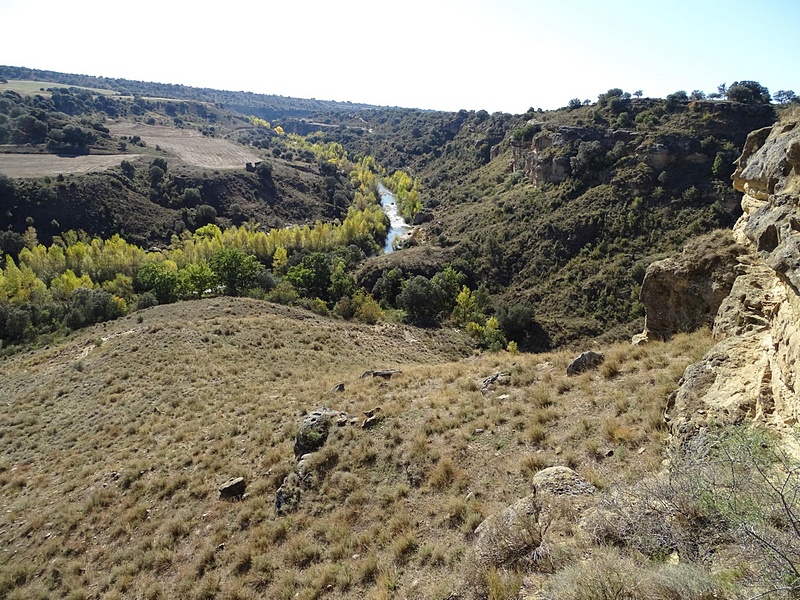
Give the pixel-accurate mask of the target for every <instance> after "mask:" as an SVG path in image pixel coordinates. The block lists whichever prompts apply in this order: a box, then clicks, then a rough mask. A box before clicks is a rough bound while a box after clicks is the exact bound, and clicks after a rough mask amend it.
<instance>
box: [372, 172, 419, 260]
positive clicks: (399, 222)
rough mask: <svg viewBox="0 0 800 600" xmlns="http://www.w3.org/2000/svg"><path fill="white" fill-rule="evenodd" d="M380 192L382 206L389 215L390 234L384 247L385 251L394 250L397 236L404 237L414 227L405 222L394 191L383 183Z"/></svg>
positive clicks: (379, 187)
mask: <svg viewBox="0 0 800 600" xmlns="http://www.w3.org/2000/svg"><path fill="white" fill-rule="evenodd" d="M378 192H379V193H380V195H381V208H382V209H383V212H384V213H386V216H387V217H389V223H390V225H389V234H388V235H387V236H386V245H385V246H384V248H383V251H384V252H387V253H388V252H392V250H393V248H392V242H394V240H395V238H400V239H402V238H404V237H405V236H406V235H408V233H409V232H410V231H411V230H412V229H413V227H412V226H411V225H409V224H408V223H406V222H405V219H403V217H402V216H401V215H400V211H399V210H398V208H397V200H396V199H395V197H394V195H392V192H390V191H389V190H388V189H386V188H385V187H384V186H383V185H378Z"/></svg>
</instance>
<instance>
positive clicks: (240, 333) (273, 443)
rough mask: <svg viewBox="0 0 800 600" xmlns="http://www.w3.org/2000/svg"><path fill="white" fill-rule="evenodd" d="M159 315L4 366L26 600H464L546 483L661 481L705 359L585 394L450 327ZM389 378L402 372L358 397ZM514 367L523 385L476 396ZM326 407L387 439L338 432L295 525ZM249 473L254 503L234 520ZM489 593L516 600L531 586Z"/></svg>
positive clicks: (10, 478) (9, 508)
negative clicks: (488, 541) (487, 529)
mask: <svg viewBox="0 0 800 600" xmlns="http://www.w3.org/2000/svg"><path fill="white" fill-rule="evenodd" d="M141 314H142V316H143V317H144V318H143V320H142V322H141V323H138V322H137V319H136V316H135V315H134V316H133V317H132V318H129V319H124V320H120V321H118V322H114V323H109V324H107V325H106V326H105V327H102V326H101V327H97V328H93V329H89V330H86V331H82V332H79V333H77V334H75V335H74V336H73V337H71V338H69V339H67V340H66V341H65V342H63V343H60V344H58V345H54V346H52V347H49V348H45V349H43V350H40V351H36V352H30V353H27V354H24V355H18V356H15V357H12V358H6V359H4V360H3V361H2V363H1V364H2V367H1V368H0V389H2V390H3V392H2V394H3V398H2V399H3V402H2V405H1V406H0V432H2V433H0V445H1V447H2V453H1V454H0V458H1V460H0V486H1V490H2V496H3V499H4V501H3V505H4V511H3V513H2V516H0V541H2V545H3V548H4V549H7V550H8V553H7V554H6V555H5V556H6V559H5V561H4V562H3V564H2V566H0V590H2V592H3V593H4V594H6V595H7V596H8V597H9V598H38V597H41V598H47V597H52V598H69V597H74V598H77V597H82V598H86V597H88V596H94V597H102V598H124V597H132V596H133V597H146V598H159V597H162V598H164V597H175V596H176V594H177V596H179V597H186V598H200V597H220V598H322V597H325V598H333V599H337V598H370V597H373V598H389V597H395V598H429V597H447V595H448V594H449V593H450V592H452V591H456V590H458V589H459V588H460V586H461V585H462V579H463V577H462V575H463V569H464V564H465V561H466V560H467V557H468V556H469V549H470V545H471V537H472V532H473V531H474V529H475V527H477V525H478V524H479V523H480V522H481V521H482V520H483V519H484V518H485V517H486V516H487V515H489V514H492V513H494V512H496V511H497V510H499V509H500V508H502V507H504V506H506V505H508V504H510V503H511V502H513V501H515V500H516V499H518V498H520V497H522V496H524V495H526V494H527V493H529V489H530V478H531V476H532V474H533V473H535V472H536V471H538V470H539V469H540V468H542V467H545V466H550V465H553V464H566V465H570V466H574V468H576V470H577V471H578V472H580V473H582V474H584V475H585V476H586V477H587V478H589V479H590V480H591V481H593V482H594V483H596V484H598V485H600V486H610V485H614V484H615V483H618V482H621V481H624V480H628V479H635V478H636V477H639V476H640V475H641V474H642V473H644V472H647V471H652V470H653V469H655V468H657V467H658V465H659V464H660V460H661V454H660V448H661V441H662V438H663V430H662V427H661V424H660V420H659V419H657V418H656V416H657V415H660V413H661V410H662V408H663V404H664V402H665V399H666V397H667V395H668V394H669V392H671V391H672V389H673V388H674V386H675V384H676V382H677V379H678V378H679V377H680V374H681V373H682V371H683V368H684V367H685V365H687V364H689V363H690V362H692V361H694V360H696V359H697V358H698V357H699V355H700V354H702V352H703V351H704V350H705V349H706V348H707V347H708V346H709V345H710V340H709V339H708V336H707V334H696V335H693V336H677V337H676V340H675V341H674V342H672V343H669V344H659V343H655V344H652V345H650V346H648V347H646V348H644V349H641V348H636V349H633V348H629V347H628V346H625V345H620V346H615V347H614V348H610V349H608V351H607V352H608V354H607V355H609V356H614V357H615V358H614V362H615V364H616V365H617V369H618V372H617V373H616V374H615V375H614V376H613V377H608V376H607V375H606V374H605V373H600V372H597V373H589V374H585V375H582V376H580V377H578V378H570V379H568V378H567V377H566V375H565V374H564V372H565V369H566V365H567V363H568V361H569V359H570V355H569V354H568V353H554V354H548V355H524V354H521V355H515V356H512V355H507V354H498V355H486V356H478V357H472V356H471V357H469V358H463V359H459V358H458V356H459V354H460V353H461V355H462V356H464V355H466V352H465V350H466V346H465V345H464V342H463V340H462V339H461V338H460V337H458V335H457V334H455V333H454V332H450V331H447V330H441V331H428V330H424V331H419V330H414V331H413V338H414V339H416V340H419V341H418V342H414V343H408V342H405V341H404V335H403V328H402V327H400V326H397V325H386V324H384V325H379V326H365V325H353V324H345V323H342V322H340V321H333V320H328V319H324V318H320V317H317V316H313V315H311V314H310V313H306V312H302V311H296V310H291V309H287V308H284V307H273V306H271V305H265V304H262V303H259V302H256V301H252V300H245V299H239V300H236V299H212V300H206V301H201V302H194V303H182V304H177V305H172V306H167V307H156V308H154V309H149V310H147V311H144V312H143V313H141ZM103 339H105V341H102V342H101V343H100V344H99V345H96V344H95V343H94V341H95V340H103ZM87 348H88V350H87ZM374 368H396V369H400V370H402V373H401V374H399V375H396V376H395V377H393V378H392V379H391V380H389V381H384V380H382V379H380V380H375V379H373V378H365V379H360V378H359V375H360V374H361V373H362V372H364V371H365V370H367V369H374ZM499 370H502V371H505V372H508V373H510V375H511V377H510V378H509V380H508V381H507V382H505V383H501V384H500V385H498V386H497V387H496V389H494V390H493V391H492V392H490V393H488V394H486V395H483V394H481V392H480V391H479V387H478V386H477V385H475V382H479V381H481V380H482V378H484V377H486V376H488V375H490V374H492V373H494V372H496V371H499ZM340 381H343V382H345V387H346V391H345V392H344V393H334V392H332V391H331V388H332V387H333V385H334V384H336V383H338V382H340ZM323 405H327V406H331V407H332V408H335V409H338V410H344V411H347V412H348V413H350V414H352V415H356V416H361V413H362V411H364V410H367V409H371V408H374V407H375V406H381V407H382V411H381V414H382V415H383V420H382V421H381V422H380V424H379V425H377V426H376V427H374V428H372V429H369V430H364V429H361V428H360V427H357V426H346V427H343V428H336V429H334V430H333V431H332V433H331V435H330V437H329V439H328V442H327V444H326V445H325V447H324V448H323V450H322V451H320V452H318V453H317V455H315V456H314V457H313V460H312V461H311V462H312V466H313V467H314V476H313V478H311V479H310V480H309V482H310V483H309V485H308V488H307V489H304V490H303V494H302V496H301V499H300V502H299V505H298V507H297V510H296V511H295V512H293V513H291V514H289V515H286V516H278V515H276V514H275V511H274V507H273V503H274V493H275V490H276V489H277V487H278V486H279V485H280V483H281V482H282V481H283V478H284V477H285V476H286V475H287V474H288V473H289V472H290V471H291V470H292V469H293V466H294V457H293V452H292V442H293V438H294V435H295V433H296V431H297V428H298V424H299V422H300V420H301V419H302V415H303V414H305V413H306V412H308V411H310V410H313V409H315V408H317V407H319V406H323ZM609 451H611V452H609ZM233 476H243V477H245V479H246V480H247V482H248V489H247V491H248V496H247V497H246V498H245V499H244V500H242V501H240V502H224V501H220V500H219V499H218V494H217V488H218V486H219V485H220V484H221V483H222V482H224V481H225V480H226V479H228V478H229V477H233ZM493 577H494V576H493ZM497 577H500V576H499V575H497ZM487 585H488V586H491V587H493V588H494V589H495V590H496V593H497V594H499V595H498V597H502V595H503V594H513V590H514V589H516V588H517V587H518V585H519V584H518V580H517V579H516V578H515V577H511V579H508V578H507V577H506V576H503V578H499V579H498V578H495V579H493V580H492V581H489V580H487ZM509 597H513V596H509Z"/></svg>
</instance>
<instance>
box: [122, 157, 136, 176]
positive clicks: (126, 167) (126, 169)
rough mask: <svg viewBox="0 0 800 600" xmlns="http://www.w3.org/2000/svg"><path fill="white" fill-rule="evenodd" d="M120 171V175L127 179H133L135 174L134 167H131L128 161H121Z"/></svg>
mask: <svg viewBox="0 0 800 600" xmlns="http://www.w3.org/2000/svg"><path fill="white" fill-rule="evenodd" d="M119 166H120V169H122V174H123V175H125V177H127V178H128V179H133V176H134V175H135V174H136V167H134V166H133V164H131V163H130V162H129V161H127V160H123V161H122V162H121V163H120V164H119Z"/></svg>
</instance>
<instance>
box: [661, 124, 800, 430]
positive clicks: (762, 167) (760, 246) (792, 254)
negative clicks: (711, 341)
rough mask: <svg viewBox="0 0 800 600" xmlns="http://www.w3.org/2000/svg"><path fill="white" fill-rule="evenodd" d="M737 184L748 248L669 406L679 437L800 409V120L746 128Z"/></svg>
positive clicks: (741, 233) (782, 421)
mask: <svg viewBox="0 0 800 600" xmlns="http://www.w3.org/2000/svg"><path fill="white" fill-rule="evenodd" d="M734 185H735V186H736V188H737V189H738V190H740V191H741V192H743V193H744V197H743V199H742V208H743V211H744V214H743V215H742V217H741V218H740V219H739V220H738V221H737V223H736V225H735V227H734V228H733V235H734V237H735V240H736V242H738V243H739V244H741V245H742V246H744V247H745V248H746V249H747V253H745V254H741V255H740V256H739V257H738V260H737V264H736V265H735V274H736V278H735V280H734V281H733V283H732V288H731V292H730V294H729V295H728V296H727V298H726V299H725V300H723V301H722V303H721V306H720V307H719V311H718V312H717V313H716V317H715V319H714V323H713V327H714V336H715V338H716V339H718V340H719V343H718V344H717V345H716V346H715V347H714V348H713V349H712V350H711V351H710V352H709V353H708V354H707V355H706V356H705V357H704V359H703V360H702V361H701V362H700V363H698V364H696V365H693V366H692V367H691V368H690V369H688V370H687V373H686V376H685V378H684V382H683V384H682V386H681V388H680V390H679V391H678V393H677V395H676V397H675V400H674V406H672V408H671V410H670V416H671V418H672V424H671V429H672V432H673V435H674V436H675V437H676V438H677V440H678V441H684V440H685V439H687V438H689V437H692V436H693V435H694V434H696V433H697V431H698V429H700V428H702V427H706V426H709V425H710V424H712V423H728V424H734V423H741V422H749V421H753V420H756V421H759V422H763V423H767V424H769V425H770V426H771V427H773V428H777V429H778V430H780V431H782V432H789V431H791V430H792V427H793V426H794V425H795V424H796V423H797V421H798V417H800V119H799V118H798V114H797V112H796V111H794V112H793V113H790V114H788V115H787V116H786V117H784V118H783V119H782V120H781V121H780V122H779V123H777V124H776V125H774V126H773V127H772V128H765V129H760V130H758V131H754V132H753V133H751V134H750V136H749V137H748V139H747V143H746V144H745V147H744V151H743V153H742V156H741V157H740V158H739V160H738V161H737V167H736V172H735V174H734Z"/></svg>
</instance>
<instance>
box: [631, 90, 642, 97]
mask: <svg viewBox="0 0 800 600" xmlns="http://www.w3.org/2000/svg"><path fill="white" fill-rule="evenodd" d="M643 93H644V92H642V90H636V91H635V92H633V95H634V96H636V97H637V98H641V97H642V95H643Z"/></svg>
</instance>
